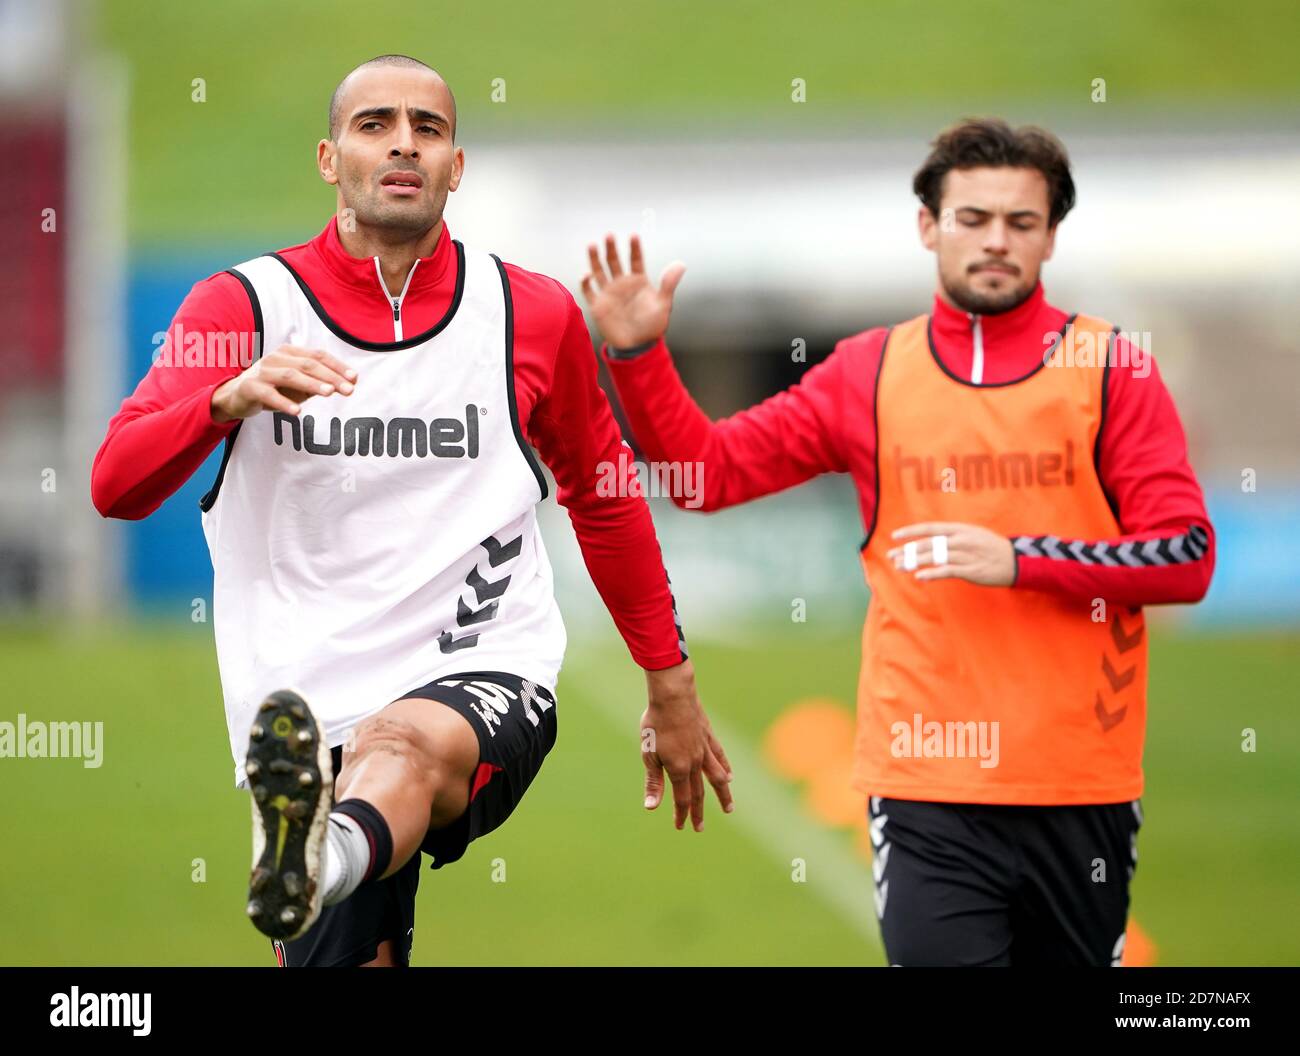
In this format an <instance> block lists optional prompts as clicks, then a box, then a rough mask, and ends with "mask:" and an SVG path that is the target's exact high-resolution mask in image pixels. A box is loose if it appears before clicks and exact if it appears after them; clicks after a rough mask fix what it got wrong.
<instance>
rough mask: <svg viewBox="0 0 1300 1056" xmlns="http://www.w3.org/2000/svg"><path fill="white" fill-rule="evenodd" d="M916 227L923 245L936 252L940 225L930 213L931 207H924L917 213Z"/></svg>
mask: <svg viewBox="0 0 1300 1056" xmlns="http://www.w3.org/2000/svg"><path fill="white" fill-rule="evenodd" d="M916 227H917V230H918V231H919V232H920V234H921V245H923V246H925V248H926V249H928V250H930V251H931V252H934V247H935V243H936V242H937V241H938V236H939V224H938V221H936V220H935V218H934V213H932V212H930V207H929V206H926V205H923V206H921V208H920V209H919V210H918V211H917V214H916Z"/></svg>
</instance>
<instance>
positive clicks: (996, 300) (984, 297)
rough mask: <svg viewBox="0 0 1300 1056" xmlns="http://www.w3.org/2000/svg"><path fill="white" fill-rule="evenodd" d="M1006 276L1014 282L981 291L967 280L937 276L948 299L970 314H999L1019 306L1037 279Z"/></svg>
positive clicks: (1025, 299) (1030, 292) (1027, 296)
mask: <svg viewBox="0 0 1300 1056" xmlns="http://www.w3.org/2000/svg"><path fill="white" fill-rule="evenodd" d="M1007 278H1008V279H1011V280H1013V282H1014V284H1013V285H1009V286H1007V287H1006V288H1005V289H1002V290H996V291H989V292H987V293H981V292H978V291H976V290H974V289H973V288H972V287H971V284H970V283H969V282H953V281H952V280H950V279H948V278H947V277H945V276H943V275H940V276H939V280H940V282H942V283H943V290H944V292H945V293H946V294H947V295H948V299H949V300H951V301H952V303H953V304H955V305H956V306H957V307H958V308H960V309H961V310H962V311H963V312H970V313H971V314H972V315H1001V314H1002V313H1003V312H1009V311H1011V310H1012V309H1013V308H1018V307H1020V305H1022V304H1024V303H1025V301H1027V300H1028V299H1029V297H1030V295H1031V294H1032V293H1033V292H1034V286H1035V285H1036V284H1037V281H1038V279H1037V277H1035V278H1034V279H1033V280H1032V281H1029V282H1024V281H1020V277H1019V276H1015V275H1009V276H1007Z"/></svg>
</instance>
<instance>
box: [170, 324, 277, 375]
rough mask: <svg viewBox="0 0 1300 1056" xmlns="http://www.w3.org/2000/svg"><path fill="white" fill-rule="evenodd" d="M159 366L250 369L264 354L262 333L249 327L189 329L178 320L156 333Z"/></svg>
mask: <svg viewBox="0 0 1300 1056" xmlns="http://www.w3.org/2000/svg"><path fill="white" fill-rule="evenodd" d="M153 345H154V350H153V364H154V366H157V367H239V368H240V369H241V370H247V369H248V368H249V367H251V366H252V365H253V363H254V361H255V360H257V358H258V357H259V356H260V355H261V345H262V335H261V334H259V333H257V332H256V331H252V332H249V331H247V330H188V331H187V330H186V329H185V327H184V325H183V324H181V323H177V324H176V325H175V326H174V327H172V328H171V329H170V330H159V331H157V332H156V333H155V334H154V335H153Z"/></svg>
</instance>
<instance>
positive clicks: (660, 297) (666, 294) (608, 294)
mask: <svg viewBox="0 0 1300 1056" xmlns="http://www.w3.org/2000/svg"><path fill="white" fill-rule="evenodd" d="M587 262H588V264H589V266H590V268H591V270H590V271H589V272H588V273H587V274H586V275H584V276H583V277H582V293H583V295H584V296H585V297H586V298H587V303H588V304H590V305H591V314H592V315H594V316H595V317H596V325H597V326H598V327H599V328H600V332H601V334H602V335H604V338H605V340H606V341H608V342H609V343H610V344H611V345H613V346H614V347H615V348H631V347H633V346H634V345H643V344H645V343H646V342H647V341H657V340H658V339H659V338H660V337H662V336H663V335H664V333H665V332H666V331H667V329H668V317H669V316H670V315H671V314H672V310H673V291H674V290H676V289H677V284H678V283H679V282H681V281H682V275H684V274H685V272H686V265H685V264H680V263H674V264H669V265H668V267H667V268H665V269H664V273H663V275H661V276H660V278H659V285H658V286H656V285H654V283H652V282H651V281H650V279H649V277H648V276H647V275H646V273H645V258H644V256H643V255H642V253H641V239H640V238H638V237H637V236H636V235H633V236H632V246H631V252H630V257H629V261H628V265H629V270H628V271H626V272H625V271H624V270H623V262H622V261H621V260H620V259H619V256H618V247H617V246H616V245H615V244H614V236H613V235H606V236H605V260H604V263H603V264H602V263H601V259H600V250H599V249H598V248H597V246H596V244H595V243H594V242H593V243H592V244H591V245H589V246H588V247H587Z"/></svg>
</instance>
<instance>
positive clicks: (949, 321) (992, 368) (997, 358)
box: [930, 280, 1068, 384]
mask: <svg viewBox="0 0 1300 1056" xmlns="http://www.w3.org/2000/svg"><path fill="white" fill-rule="evenodd" d="M977 318H978V319H979V324H980V333H981V337H982V345H983V352H984V363H983V372H984V373H983V381H984V384H996V383H999V382H1005V381H1008V380H1011V379H1015V378H1019V377H1022V376H1023V375H1025V374H1026V373H1028V372H1029V371H1030V370H1031V369H1032V368H1033V365H1034V363H1035V362H1040V363H1041V362H1042V356H1043V350H1044V349H1045V348H1046V347H1047V338H1046V336H1045V335H1049V334H1055V333H1060V332H1061V330H1063V329H1064V327H1065V322H1066V319H1067V318H1068V316H1067V315H1066V313H1065V312H1063V311H1061V310H1060V309H1059V308H1055V307H1053V306H1052V305H1050V304H1048V303H1047V298H1046V296H1045V295H1044V293H1043V284H1042V281H1041V280H1040V281H1039V282H1037V283H1035V285H1034V289H1033V292H1032V293H1030V295H1029V296H1028V297H1027V298H1026V299H1025V300H1024V301H1023V302H1022V303H1020V304H1018V305H1016V307H1014V308H1012V309H1011V310H1010V311H1007V312H1000V313H998V314H996V315H979V316H972V315H971V314H969V313H967V312H964V311H962V310H961V309H960V308H954V307H953V306H952V305H950V304H949V303H948V302H947V301H945V300H944V299H943V298H942V297H940V296H939V295H938V294H937V293H936V294H935V295H934V305H933V308H932V310H931V314H930V327H931V334H932V335H933V338H934V349H935V353H936V354H937V355H938V356H939V357H940V359H941V360H942V361H943V365H944V366H945V367H946V368H947V369H948V371H949V372H950V373H952V374H955V375H956V376H957V377H959V378H962V379H966V378H969V377H970V376H971V371H972V360H973V348H974V324H975V319H977Z"/></svg>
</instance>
